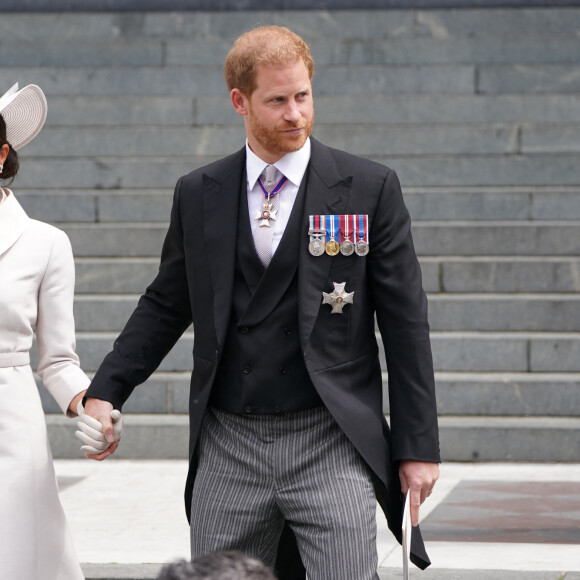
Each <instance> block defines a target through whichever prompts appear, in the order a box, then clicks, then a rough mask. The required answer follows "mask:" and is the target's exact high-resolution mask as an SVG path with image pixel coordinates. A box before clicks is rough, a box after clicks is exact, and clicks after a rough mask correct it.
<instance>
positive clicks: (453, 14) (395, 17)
mask: <svg viewBox="0 0 580 580" xmlns="http://www.w3.org/2000/svg"><path fill="white" fill-rule="evenodd" d="M69 3H70V2H69ZM407 4H408V3H407ZM440 4H441V3H440ZM552 5H557V3H556V2H552ZM390 7H392V6H390ZM369 13H370V15H371V16H372V17H370V18H369ZM257 22H259V23H261V24H282V25H285V26H290V27H291V28H293V29H294V30H296V31H297V32H298V33H299V34H301V35H302V36H304V38H306V39H307V40H309V41H311V40H316V39H321V38H328V39H332V40H335V39H336V38H345V39H371V40H372V39H377V38H396V39H399V38H417V39H425V38H433V39H447V38H466V39H471V40H474V41H477V42H479V41H481V40H486V39H489V38H490V37H492V38H496V37H499V38H513V37H516V38H522V39H523V38H528V39H535V38H550V37H551V38H560V37H563V38H565V37H568V38H575V37H576V35H577V31H578V29H579V28H580V10H579V9H578V8H577V7H570V6H567V7H563V8H541V7H540V8H534V7H532V8H525V7H524V8H522V7H518V8H509V7H505V8H502V9H501V10H498V9H496V8H480V9H476V8H472V9H470V10H441V9H439V10H371V11H368V10H287V11H279V10H278V11H275V10H268V11H265V10H252V11H243V10H238V11H233V12H228V11H224V12H219V11H188V12H174V11H171V12H170V11H148V12H98V13H94V14H90V16H87V14H79V13H74V12H68V11H63V12H61V13H57V14H50V13H48V14H10V13H4V14H3V15H2V22H1V23H0V34H1V36H2V38H3V40H5V42H6V44H7V45H10V44H12V43H22V39H23V38H31V39H34V41H35V42H49V41H55V40H56V41H62V40H63V39H66V40H67V41H71V40H75V41H78V40H82V41H86V42H94V41H97V42H99V41H100V42H103V41H117V40H119V39H127V40H129V39H130V40H136V39H137V40H139V39H144V38H149V39H157V38H180V37H181V38H200V39H204V40H208V41H211V40H215V39H220V38H226V39H228V40H233V39H234V38H235V37H236V36H237V35H239V34H240V31H241V30H247V29H249V28H251V27H253V26H255V25H256V23H257ZM29 30H35V31H36V34H35V35H34V36H29V35H27V34H26V32H27V31H29Z"/></svg>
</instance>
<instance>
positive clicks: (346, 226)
mask: <svg viewBox="0 0 580 580" xmlns="http://www.w3.org/2000/svg"><path fill="white" fill-rule="evenodd" d="M351 219H352V216H350V215H341V216H340V233H341V234H342V236H343V238H344V239H345V240H350V232H351V228H350V222H351Z"/></svg>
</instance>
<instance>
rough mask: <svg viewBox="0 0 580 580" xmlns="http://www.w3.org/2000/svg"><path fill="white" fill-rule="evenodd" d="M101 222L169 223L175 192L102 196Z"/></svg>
mask: <svg viewBox="0 0 580 580" xmlns="http://www.w3.org/2000/svg"><path fill="white" fill-rule="evenodd" d="M98 204H99V220H100V221H101V222H164V223H167V222H168V221H169V217H170V215H171V206H172V204H173V192H169V191H168V192H167V193H143V192H140V193H123V194H122V195H117V194H115V193H112V194H106V195H100V196H99V198H98Z"/></svg>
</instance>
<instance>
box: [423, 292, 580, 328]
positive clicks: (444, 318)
mask: <svg viewBox="0 0 580 580" xmlns="http://www.w3.org/2000/svg"><path fill="white" fill-rule="evenodd" d="M429 324H430V326H431V329H432V330H446V331H450V330H476V331H494V332H496V331H554V332H577V331H580V298H579V297H577V296H570V295H563V294H562V295H557V296H555V295H553V294H549V295H544V296H542V295H536V294H519V295H517V296H504V295H499V296H498V295H494V294H492V295H484V294H475V295H473V294H467V295H458V294H439V295H437V294H432V295H431V296H430V297H429Z"/></svg>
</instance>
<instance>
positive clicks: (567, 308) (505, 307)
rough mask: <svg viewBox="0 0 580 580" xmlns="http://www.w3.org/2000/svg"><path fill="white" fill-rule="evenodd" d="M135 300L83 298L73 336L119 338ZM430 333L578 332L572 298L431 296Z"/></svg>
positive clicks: (578, 313) (579, 303)
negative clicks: (113, 334) (115, 334)
mask: <svg viewBox="0 0 580 580" xmlns="http://www.w3.org/2000/svg"><path fill="white" fill-rule="evenodd" d="M138 298H139V295H138V294H106V295H103V294H84V295H78V296H77V297H76V299H75V302H74V315H75V323H76V328H77V331H79V332H119V331H121V330H122V328H123V327H124V326H125V322H126V321H127V319H128V318H129V316H130V315H131V313H132V312H133V310H134V309H135V306H136V305H137V300H138ZM429 323H430V325H431V329H432V330H434V331H491V332H501V331H535V332H549V331H553V332H578V331H580V295H577V294H517V295H505V294H483V293H478V294H447V293H445V294H431V295H430V296H429Z"/></svg>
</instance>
